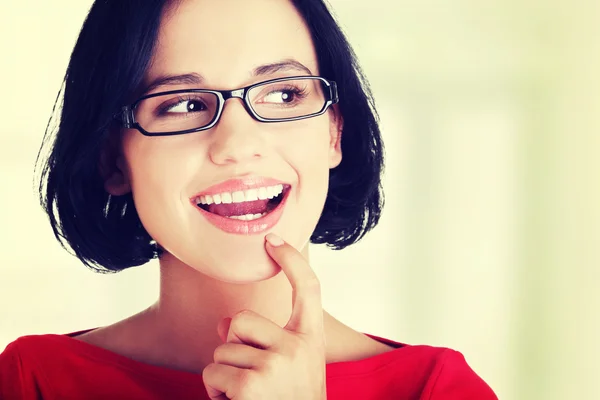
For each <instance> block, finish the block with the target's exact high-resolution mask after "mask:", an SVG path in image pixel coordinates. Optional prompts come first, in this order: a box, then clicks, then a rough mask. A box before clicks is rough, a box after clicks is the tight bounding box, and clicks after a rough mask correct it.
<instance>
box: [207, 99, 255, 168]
mask: <svg viewBox="0 0 600 400" xmlns="http://www.w3.org/2000/svg"><path fill="white" fill-rule="evenodd" d="M258 125H259V123H258V122H257V121H255V120H254V119H253V118H252V117H251V116H250V115H249V114H248V112H247V111H246V109H245V107H244V104H243V100H242V99H238V98H230V99H228V101H226V102H225V105H224V107H223V113H222V114H221V118H220V119H219V121H218V123H217V125H216V126H214V127H213V128H212V129H213V134H212V136H213V137H214V140H213V142H212V143H211V145H210V148H209V156H210V159H211V161H212V162H213V163H215V164H235V163H245V162H251V161H252V160H256V159H259V158H261V157H263V146H264V141H263V139H262V137H261V135H260V133H259V132H260V127H259V126H258Z"/></svg>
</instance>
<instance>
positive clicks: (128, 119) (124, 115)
mask: <svg viewBox="0 0 600 400" xmlns="http://www.w3.org/2000/svg"><path fill="white" fill-rule="evenodd" d="M114 118H115V119H116V120H117V121H119V122H120V123H121V125H122V126H123V128H126V129H130V128H133V124H134V123H135V120H134V119H133V112H132V110H131V108H130V107H129V106H124V107H123V108H121V112H119V113H117V114H115V115H114Z"/></svg>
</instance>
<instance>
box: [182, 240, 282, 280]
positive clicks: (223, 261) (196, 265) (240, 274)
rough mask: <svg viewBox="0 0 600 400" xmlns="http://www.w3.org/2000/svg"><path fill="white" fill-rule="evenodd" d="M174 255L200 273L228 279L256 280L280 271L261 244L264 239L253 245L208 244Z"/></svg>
mask: <svg viewBox="0 0 600 400" xmlns="http://www.w3.org/2000/svg"><path fill="white" fill-rule="evenodd" d="M177 258H179V260H180V261H182V262H183V263H184V264H187V265H189V266H190V267H191V268H193V269H195V270H197V271H198V272H200V273H202V274H205V275H207V276H209V277H211V278H213V279H216V280H219V281H222V282H228V283H239V284H244V283H253V282H260V281H264V280H267V279H270V278H273V277H274V276H276V275H277V274H278V273H279V272H281V267H280V266H279V265H278V264H277V263H276V262H275V261H274V260H273V259H272V258H271V257H270V256H269V254H268V253H267V251H266V249H265V248H264V240H260V241H258V243H257V244H254V245H253V246H233V247H232V246H227V248H223V246H216V247H211V249H210V250H209V251H202V252H201V253H199V254H198V255H197V257H193V256H192V257H185V256H183V257H177Z"/></svg>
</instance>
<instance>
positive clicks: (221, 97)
mask: <svg viewBox="0 0 600 400" xmlns="http://www.w3.org/2000/svg"><path fill="white" fill-rule="evenodd" d="M297 79H315V80H319V81H321V82H323V83H324V84H325V86H326V87H327V88H329V93H326V92H325V93H324V94H325V104H324V105H323V108H322V109H321V110H320V111H318V112H316V113H312V114H308V115H303V116H300V117H291V118H263V117H261V116H259V115H258V114H257V113H256V112H255V111H254V109H253V108H252V105H251V104H250V101H249V100H248V93H249V92H250V90H251V89H253V88H255V87H257V86H262V85H265V84H269V83H277V82H285V81H291V80H297ZM178 93H212V94H214V95H216V96H217V98H218V108H217V112H216V113H215V116H214V117H213V119H212V120H211V121H210V122H209V123H208V125H205V126H203V127H200V128H194V129H187V130H183V131H176V132H148V131H146V130H145V129H144V128H142V127H141V126H140V124H139V123H137V122H136V120H135V115H134V111H135V109H136V108H137V106H138V105H139V104H140V103H141V102H142V101H143V100H146V99H149V98H152V97H158V96H164V95H169V94H178ZM231 98H238V99H242V100H243V103H244V108H245V109H246V111H247V112H248V114H250V116H251V117H252V118H254V119H255V120H257V121H260V122H265V123H271V122H288V121H297V120H301V119H306V118H312V117H317V116H319V115H322V114H324V113H325V111H327V109H328V108H329V107H331V106H332V105H333V104H336V103H337V102H338V101H339V97H338V91H337V84H336V83H335V82H334V81H330V80H327V79H325V78H323V77H320V76H311V75H302V76H290V77H285V78H276V79H270V80H267V81H263V82H258V83H254V84H252V85H249V86H246V87H243V88H239V89H234V90H211V89H180V90H171V91H168V92H160V93H152V94H149V95H146V96H142V97H140V98H139V99H137V100H136V101H135V102H134V103H133V104H131V105H129V106H124V107H123V108H122V109H121V112H120V113H119V114H117V116H116V117H117V119H119V120H120V122H121V125H122V126H123V128H126V129H137V130H138V131H140V132H141V133H142V134H143V135H145V136H173V135H184V134H187V133H193V132H200V131H205V130H208V129H210V128H212V127H214V126H215V125H216V124H217V123H218V122H219V119H220V118H221V115H222V114H223V108H224V107H225V102H226V101H227V100H229V99H231Z"/></svg>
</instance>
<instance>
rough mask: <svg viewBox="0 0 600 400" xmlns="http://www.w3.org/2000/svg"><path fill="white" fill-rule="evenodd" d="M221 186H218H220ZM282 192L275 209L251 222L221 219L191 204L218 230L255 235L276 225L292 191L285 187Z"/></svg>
mask: <svg viewBox="0 0 600 400" xmlns="http://www.w3.org/2000/svg"><path fill="white" fill-rule="evenodd" d="M228 182H229V181H228ZM225 183H227V182H223V184H225ZM223 184H221V185H219V186H222V185H223ZM275 184H277V183H275ZM259 186H260V185H259ZM267 186H270V185H267ZM284 191H285V193H284V196H283V199H281V202H280V203H279V204H278V205H277V207H275V208H274V209H273V210H272V211H271V212H270V213H268V214H267V215H265V216H263V217H261V218H258V219H255V220H252V221H241V220H239V219H232V218H227V217H222V216H220V215H217V214H213V213H210V212H208V211H206V210H203V209H202V208H200V207H198V205H197V204H195V203H194V201H193V200H192V201H191V203H192V206H193V207H194V208H195V209H196V210H198V211H200V213H201V214H202V215H203V216H204V218H206V219H207V220H208V222H210V223H211V224H213V225H214V226H216V227H217V228H219V229H220V230H222V231H224V232H227V233H232V234H236V235H255V234H259V233H263V232H265V231H268V230H269V229H271V228H273V227H274V226H275V225H277V223H278V222H279V219H280V218H281V216H282V214H283V209H284V207H285V205H286V204H287V200H288V197H289V196H290V192H291V191H292V188H291V186H290V185H286V189H284ZM205 193H209V192H205Z"/></svg>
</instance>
